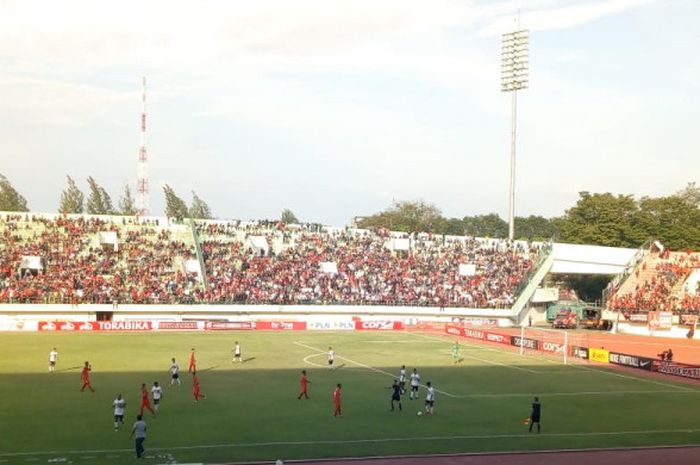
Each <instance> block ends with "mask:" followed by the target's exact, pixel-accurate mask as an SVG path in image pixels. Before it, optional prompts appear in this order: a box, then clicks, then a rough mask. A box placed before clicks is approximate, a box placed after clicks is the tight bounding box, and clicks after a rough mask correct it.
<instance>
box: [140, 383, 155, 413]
mask: <svg viewBox="0 0 700 465" xmlns="http://www.w3.org/2000/svg"><path fill="white" fill-rule="evenodd" d="M144 409H145V410H148V411H149V412H151V413H152V414H153V416H154V417H155V416H156V412H155V411H154V410H153V408H152V407H151V400H150V399H149V394H148V388H146V383H141V408H140V409H139V415H143V411H144Z"/></svg>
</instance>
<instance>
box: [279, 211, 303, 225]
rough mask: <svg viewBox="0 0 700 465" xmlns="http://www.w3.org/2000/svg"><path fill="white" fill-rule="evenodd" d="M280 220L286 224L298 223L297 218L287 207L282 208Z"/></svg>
mask: <svg viewBox="0 0 700 465" xmlns="http://www.w3.org/2000/svg"><path fill="white" fill-rule="evenodd" d="M280 221H281V222H282V223H286V224H299V218H297V216H296V215H295V214H294V212H293V211H291V210H290V209H289V208H285V209H284V210H282V215H281V216H280Z"/></svg>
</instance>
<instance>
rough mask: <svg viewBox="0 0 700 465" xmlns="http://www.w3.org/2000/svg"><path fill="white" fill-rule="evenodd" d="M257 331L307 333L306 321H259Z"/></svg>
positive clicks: (256, 325) (256, 326)
mask: <svg viewBox="0 0 700 465" xmlns="http://www.w3.org/2000/svg"><path fill="white" fill-rule="evenodd" d="M255 329H257V330H261V331H305V330H306V321H257V322H256V323H255Z"/></svg>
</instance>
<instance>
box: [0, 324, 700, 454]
mask: <svg viewBox="0 0 700 465" xmlns="http://www.w3.org/2000/svg"><path fill="white" fill-rule="evenodd" d="M235 340H238V341H239V342H240V343H241V346H242V350H243V359H244V362H243V363H238V364H234V363H232V362H231V353H232V348H233V344H234V341H235ZM451 345H452V340H451V339H449V338H446V337H442V336H439V335H429V334H421V333H410V332H391V333H382V332H374V333H373V332H366V333H361V332H356V333H340V332H288V333H283V332H279V333H265V332H255V333H254V332H236V333H233V332H221V333H177V334H174V333H154V334H145V333H138V334H128V333H121V334H22V333H5V334H0V346H1V347H2V353H3V355H2V357H0V416H1V420H0V465H5V464H15V463H17V464H32V463H63V464H114V465H116V464H128V463H147V464H149V463H150V464H161V463H163V464H164V463H222V462H245V461H253V460H275V459H278V458H281V459H302V458H322V457H350V456H385V455H408V454H437V453H456V452H475V451H506V450H535V449H537V450H541V449H574V448H597V447H616V446H648V445H670V444H690V443H697V442H698V441H699V440H700V395H698V394H700V390H699V389H698V388H696V387H693V386H689V385H687V384H680V383H676V382H674V381H673V380H671V379H659V378H645V377H638V376H635V375H634V374H631V373H629V372H620V371H615V370H611V369H606V368H601V367H597V366H592V365H564V364H562V363H561V362H560V361H557V360H554V359H545V358H541V357H536V356H528V355H525V356H521V355H518V354H517V353H515V352H512V351H509V350H507V349H500V348H497V347H493V346H480V345H475V344H472V343H469V342H466V341H462V342H461V357H462V360H461V361H460V362H459V363H454V362H453V359H452V356H451V351H450V348H451ZM54 346H55V347H57V349H58V352H59V358H58V364H57V369H56V372H55V373H53V374H49V373H48V369H47V366H48V361H47V360H48V352H49V351H50V350H51V348H52V347H54ZM329 346H333V348H334V350H335V351H336V354H337V355H336V357H337V358H336V368H335V369H334V370H329V369H328V368H327V366H326V356H325V352H326V351H327V350H328V347H329ZM191 347H196V349H197V358H198V370H199V375H200V378H201V386H202V392H203V393H205V394H206V395H207V398H206V399H205V400H202V401H200V402H198V403H195V402H194V400H193V397H192V384H191V377H190V376H189V375H188V374H187V357H188V353H189V349H190V348H191ZM171 357H175V358H176V359H177V361H178V363H179V364H180V367H181V369H182V376H181V377H182V385H181V386H171V385H170V376H169V372H168V368H169V366H170V358H171ZM86 360H89V361H90V363H91V364H92V368H93V371H92V385H93V386H94V387H95V389H96V392H95V393H91V392H80V391H79V387H80V375H79V372H80V367H81V366H82V365H83V363H84V361H86ZM402 364H405V365H406V367H407V368H408V370H409V372H410V370H412V369H413V368H414V367H415V368H418V370H419V373H420V374H421V376H422V382H423V383H425V382H427V381H431V382H432V383H433V385H434V386H435V388H436V389H437V390H438V391H437V397H436V402H435V414H434V415H432V416H426V415H421V416H419V415H417V412H418V411H419V410H421V408H422V407H423V401H424V395H425V390H424V388H421V391H420V399H419V400H409V398H408V396H404V397H403V410H402V411H395V412H390V411H389V407H390V390H389V389H388V387H389V386H390V385H391V383H392V378H393V377H396V376H397V375H398V371H399V367H400V366H401V365H402ZM302 369H306V370H307V372H308V374H309V379H310V380H311V383H312V384H311V385H310V386H309V394H310V396H311V398H310V399H309V400H297V394H298V392H299V375H300V371H301V370H302ZM153 381H159V382H160V384H161V385H163V387H164V395H163V400H162V402H161V406H160V410H159V412H158V417H157V418H153V417H152V416H151V415H150V414H149V413H146V414H145V420H146V421H147V423H148V438H147V440H146V443H145V446H146V455H147V457H146V458H145V459H141V460H138V461H137V459H136V458H135V454H134V452H133V441H132V440H130V439H129V433H130V430H131V425H132V424H133V422H134V420H135V416H136V411H137V409H138V407H139V399H140V398H139V389H140V385H141V383H142V382H145V383H147V384H148V386H149V387H150V386H151V384H152V383H153ZM336 383H342V385H343V416H342V418H334V417H333V405H332V401H331V393H332V390H333V387H334V386H335V385H336ZM118 393H121V394H122V395H123V396H124V398H125V399H126V401H127V402H128V405H127V409H126V424H125V426H124V427H123V428H122V430H120V431H118V432H115V431H114V428H113V419H112V400H113V399H114V398H115V397H116V395H117V394H118ZM534 395H539V396H540V399H541V402H542V433H541V434H539V435H537V434H529V433H528V431H527V426H524V425H523V419H524V418H526V417H527V416H528V415H529V412H530V403H531V401H532V397H533V396H534Z"/></svg>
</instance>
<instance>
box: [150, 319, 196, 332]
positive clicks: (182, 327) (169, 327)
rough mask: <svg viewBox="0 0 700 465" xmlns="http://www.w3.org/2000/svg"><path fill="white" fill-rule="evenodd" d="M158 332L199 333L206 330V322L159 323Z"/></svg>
mask: <svg viewBox="0 0 700 465" xmlns="http://www.w3.org/2000/svg"><path fill="white" fill-rule="evenodd" d="M157 325H158V330H159V331H160V330H165V331H197V330H198V329H204V322H201V323H200V322H198V321H159V322H158V323H157Z"/></svg>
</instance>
